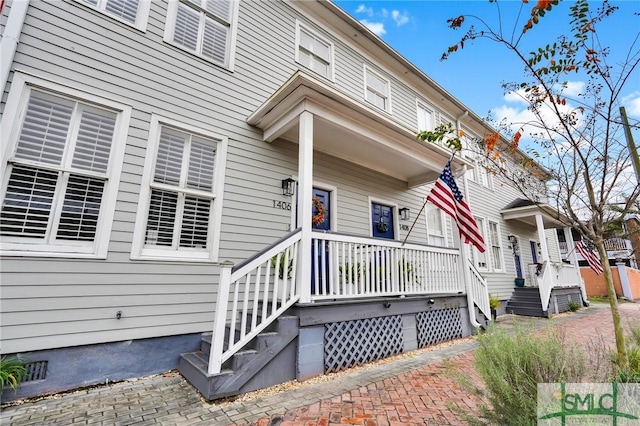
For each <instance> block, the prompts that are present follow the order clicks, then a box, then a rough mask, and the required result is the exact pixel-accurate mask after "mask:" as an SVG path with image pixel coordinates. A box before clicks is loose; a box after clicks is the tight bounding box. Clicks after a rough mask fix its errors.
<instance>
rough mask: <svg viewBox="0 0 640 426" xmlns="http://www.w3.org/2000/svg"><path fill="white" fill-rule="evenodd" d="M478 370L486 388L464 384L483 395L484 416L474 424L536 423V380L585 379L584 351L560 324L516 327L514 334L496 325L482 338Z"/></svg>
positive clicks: (543, 381)
mask: <svg viewBox="0 0 640 426" xmlns="http://www.w3.org/2000/svg"><path fill="white" fill-rule="evenodd" d="M478 342H479V343H480V347H479V348H478V350H477V351H476V352H475V369H476V371H477V372H478V373H479V375H480V378H481V379H482V382H483V383H484V387H482V388H481V387H478V386H475V385H471V387H469V382H468V381H467V383H464V382H463V383H462V384H463V387H465V388H466V389H467V390H470V391H472V392H473V393H475V394H476V395H478V396H480V397H482V398H483V400H484V401H485V403H481V404H480V405H479V412H478V413H476V414H477V415H478V417H479V418H472V417H471V416H466V417H467V419H466V420H467V421H469V422H470V423H472V424H508V425H510V426H517V425H534V424H536V422H537V384H538V383H556V382H580V380H581V378H582V377H584V376H585V373H586V364H585V358H584V355H583V352H582V351H581V350H580V349H579V348H578V347H576V346H575V345H569V344H565V343H564V339H563V336H562V335H561V334H560V332H559V331H558V330H557V329H555V328H549V329H547V330H544V331H542V332H540V333H536V334H532V330H529V329H527V328H516V330H515V334H514V335H512V336H511V335H508V334H507V333H506V332H505V331H504V330H499V329H496V328H493V327H491V328H490V329H489V331H488V332H487V333H485V334H483V335H480V336H479V337H478Z"/></svg>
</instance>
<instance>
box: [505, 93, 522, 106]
mask: <svg viewBox="0 0 640 426" xmlns="http://www.w3.org/2000/svg"><path fill="white" fill-rule="evenodd" d="M523 95H524V91H523V90H518V91H517V92H509V93H507V94H506V95H504V100H505V102H512V103H521V104H524V105H526V104H527V101H526V100H525V99H524V98H523Z"/></svg>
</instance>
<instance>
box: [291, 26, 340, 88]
mask: <svg viewBox="0 0 640 426" xmlns="http://www.w3.org/2000/svg"><path fill="white" fill-rule="evenodd" d="M296 26H297V32H296V38H297V47H296V61H297V62H298V63H300V64H301V65H302V66H304V67H306V68H308V69H310V70H312V71H314V72H316V73H317V74H319V75H321V76H323V77H326V78H328V79H330V80H332V79H333V44H332V43H329V42H328V41H327V40H325V39H324V38H322V37H320V36H319V35H317V34H316V33H315V32H313V31H311V30H310V29H308V28H306V27H305V26H303V25H301V24H300V22H298V23H297V25H296Z"/></svg>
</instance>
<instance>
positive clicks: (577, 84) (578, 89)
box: [562, 81, 586, 96]
mask: <svg viewBox="0 0 640 426" xmlns="http://www.w3.org/2000/svg"><path fill="white" fill-rule="evenodd" d="M585 86H586V84H585V82H584V81H568V82H567V84H566V87H565V88H564V90H562V93H564V94H565V95H566V96H578V95H580V94H583V93H584V88H585Z"/></svg>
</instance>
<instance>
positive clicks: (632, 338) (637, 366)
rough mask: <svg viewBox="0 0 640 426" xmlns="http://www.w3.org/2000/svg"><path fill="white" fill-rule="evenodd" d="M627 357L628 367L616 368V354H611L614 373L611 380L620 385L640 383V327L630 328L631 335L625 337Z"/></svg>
mask: <svg viewBox="0 0 640 426" xmlns="http://www.w3.org/2000/svg"><path fill="white" fill-rule="evenodd" d="M627 356H628V357H629V365H628V366H627V368H626V369H621V368H620V367H619V366H618V359H617V354H616V353H615V352H614V353H612V359H613V363H614V364H615V366H616V372H615V374H614V377H613V380H614V381H616V382H620V383H640V326H636V327H631V334H630V335H629V336H628V337H627Z"/></svg>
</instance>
